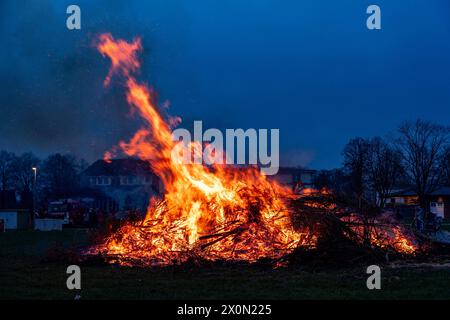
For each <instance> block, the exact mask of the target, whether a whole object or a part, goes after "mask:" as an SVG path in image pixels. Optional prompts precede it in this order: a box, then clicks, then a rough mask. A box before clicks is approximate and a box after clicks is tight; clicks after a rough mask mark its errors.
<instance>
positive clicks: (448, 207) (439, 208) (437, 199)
mask: <svg viewBox="0 0 450 320" xmlns="http://www.w3.org/2000/svg"><path fill="white" fill-rule="evenodd" d="M426 201H427V206H428V210H429V211H430V212H433V213H435V214H436V215H437V216H439V217H443V218H444V217H445V218H450V187H439V188H437V189H436V190H435V191H433V192H430V193H429V194H428V195H427V196H426ZM386 205H388V206H392V207H402V206H417V205H419V198H418V196H417V194H416V193H415V192H414V191H413V190H412V189H411V188H409V189H405V190H397V191H394V192H392V193H391V194H390V195H389V196H388V197H387V198H386Z"/></svg>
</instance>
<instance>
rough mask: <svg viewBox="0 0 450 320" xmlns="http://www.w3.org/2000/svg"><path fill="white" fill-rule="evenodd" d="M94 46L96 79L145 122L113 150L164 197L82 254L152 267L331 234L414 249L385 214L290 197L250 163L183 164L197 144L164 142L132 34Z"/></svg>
mask: <svg viewBox="0 0 450 320" xmlns="http://www.w3.org/2000/svg"><path fill="white" fill-rule="evenodd" d="M96 45H97V48H98V50H99V51H100V53H101V54H102V55H103V56H105V57H108V58H109V59H110V60H111V63H112V67H111V69H110V71H109V74H108V76H107V78H106V80H105V85H108V84H109V83H110V81H111V77H112V76H113V75H119V76H120V77H123V78H124V79H125V87H126V91H127V101H128V103H129V104H130V106H131V107H132V108H134V109H135V110H136V111H137V112H138V113H139V115H140V116H141V117H142V118H143V119H144V120H145V122H146V124H147V126H146V127H144V128H141V129H140V130H139V131H138V132H137V133H136V134H135V135H134V137H133V138H132V139H131V140H130V141H129V142H123V141H122V142H120V145H119V146H120V150H121V151H123V152H124V153H125V154H127V155H128V156H133V157H139V158H141V159H144V160H146V161H149V163H150V164H151V166H152V168H153V170H154V171H155V172H156V173H157V174H158V175H159V176H160V177H161V179H162V181H163V183H164V187H165V195H164V198H163V199H162V200H159V201H152V202H151V204H150V205H149V208H148V212H147V214H146V216H145V218H144V219H143V220H142V221H134V222H132V221H130V222H126V223H124V224H123V225H121V226H120V227H119V228H118V229H117V230H116V231H115V232H114V233H112V234H110V235H108V236H107V237H106V238H105V239H104V240H103V241H102V242H101V243H100V244H98V245H95V246H93V247H91V248H90V249H89V250H87V252H86V253H87V254H89V255H101V256H102V257H104V258H105V259H107V260H108V261H110V262H113V263H119V264H121V265H141V266H159V265H173V264H182V263H184V262H186V261H188V260H192V259H194V260H198V261H201V260H203V261H204V260H206V261H217V260H227V261H247V262H255V261H258V260H260V259H269V260H271V261H281V260H283V259H285V258H286V257H288V256H289V255H290V254H293V253H294V252H296V251H298V250H307V251H311V250H315V249H317V247H318V246H321V245H323V243H325V242H327V243H333V241H335V240H336V239H346V241H349V242H351V243H353V244H355V245H357V246H360V247H367V248H377V249H379V250H383V251H391V252H396V253H401V254H413V253H414V252H415V251H416V250H417V247H416V245H415V244H414V242H413V240H412V238H410V237H408V236H407V235H406V233H405V232H404V230H402V229H401V228H400V227H399V226H398V225H395V224H393V223H392V221H390V220H389V219H388V218H386V217H385V218H377V219H376V220H375V219H369V218H367V217H365V216H364V215H358V214H355V213H352V212H351V210H348V209H346V208H345V207H343V206H339V205H338V204H337V203H336V201H334V200H333V199H332V197H331V196H330V195H328V194H327V193H326V192H319V191H315V192H313V193H311V194H303V195H297V194H294V193H293V192H292V191H291V190H290V189H288V188H286V187H283V186H281V185H279V184H277V183H276V182H273V181H269V180H268V179H267V178H266V176H264V175H263V174H261V173H260V171H259V170H258V169H257V168H254V167H247V168H237V167H232V166H229V165H211V166H205V165H202V164H191V165H186V164H183V163H182V161H180V159H181V158H182V157H183V155H184V153H185V152H189V153H190V154H193V153H196V152H199V150H201V148H202V146H199V145H197V144H196V143H195V142H192V143H190V144H189V145H188V146H186V145H184V144H182V143H180V142H176V141H172V135H171V126H173V125H176V124H178V123H179V120H178V119H174V118H170V119H169V120H167V121H166V120H165V119H164V118H163V116H162V115H161V114H160V112H159V111H158V108H157V104H156V101H155V97H154V94H153V92H152V90H150V89H149V88H148V87H147V86H146V85H144V84H142V83H140V82H138V81H137V80H136V78H134V76H133V74H134V73H136V72H137V71H138V70H139V68H140V62H139V60H138V59H137V53H138V52H139V51H141V50H142V46H141V41H140V39H135V40H134V41H132V42H131V43H129V42H126V41H124V40H115V39H114V38H113V37H112V36H111V35H110V34H103V35H101V36H100V37H99V39H98V42H97V44H96ZM111 155H112V153H107V154H106V155H105V156H106V158H108V157H110V156H111Z"/></svg>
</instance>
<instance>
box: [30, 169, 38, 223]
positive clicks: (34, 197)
mask: <svg viewBox="0 0 450 320" xmlns="http://www.w3.org/2000/svg"><path fill="white" fill-rule="evenodd" d="M31 170H33V172H34V181H33V212H32V213H31V223H32V225H33V228H34V215H35V214H36V212H35V211H36V179H37V167H32V168H31Z"/></svg>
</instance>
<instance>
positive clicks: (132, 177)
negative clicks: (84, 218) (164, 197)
mask: <svg viewBox="0 0 450 320" xmlns="http://www.w3.org/2000/svg"><path fill="white" fill-rule="evenodd" d="M81 184H82V187H83V189H84V193H85V194H87V195H89V196H92V197H94V198H95V207H97V208H99V209H102V210H104V211H106V212H113V211H114V212H122V211H128V210H136V209H138V210H141V211H142V212H145V211H146V208H147V206H148V203H149V200H150V198H152V197H159V196H161V194H162V192H163V186H162V183H161V180H160V179H159V178H158V176H156V175H155V174H154V172H153V171H152V169H151V167H150V164H149V163H148V162H147V161H144V160H139V159H131V158H129V159H114V160H110V161H104V160H98V161H96V162H94V163H93V164H92V165H91V166H89V167H88V168H87V169H86V170H85V171H84V172H83V173H82V175H81Z"/></svg>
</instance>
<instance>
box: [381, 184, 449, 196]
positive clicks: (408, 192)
mask: <svg viewBox="0 0 450 320" xmlns="http://www.w3.org/2000/svg"><path fill="white" fill-rule="evenodd" d="M416 195H417V193H416V192H415V191H414V190H412V189H411V188H409V189H404V190H400V191H395V192H392V193H391V194H390V195H389V197H411V196H416ZM429 195H430V196H450V187H447V186H443V187H438V188H437V189H436V190H434V191H433V192H431V193H430V194H429Z"/></svg>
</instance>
